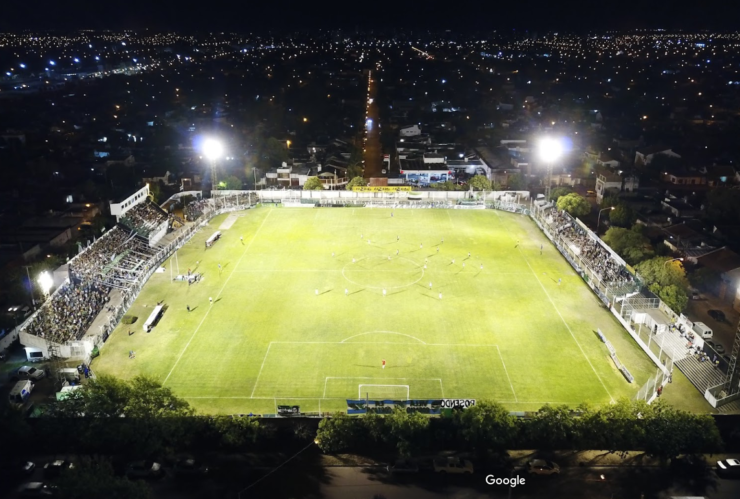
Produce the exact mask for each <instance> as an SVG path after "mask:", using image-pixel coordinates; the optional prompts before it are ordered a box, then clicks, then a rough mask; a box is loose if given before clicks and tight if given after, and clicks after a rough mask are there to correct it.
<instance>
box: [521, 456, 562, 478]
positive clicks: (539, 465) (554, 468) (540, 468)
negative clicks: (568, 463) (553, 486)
mask: <svg viewBox="0 0 740 499" xmlns="http://www.w3.org/2000/svg"><path fill="white" fill-rule="evenodd" d="M527 472H528V473H531V474H532V475H559V474H560V466H558V465H557V463H553V462H552V461H546V460H544V459H533V460H532V461H530V462H528V463H527Z"/></svg>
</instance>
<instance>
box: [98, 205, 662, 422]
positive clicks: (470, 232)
mask: <svg viewBox="0 0 740 499" xmlns="http://www.w3.org/2000/svg"><path fill="white" fill-rule="evenodd" d="M228 216H229V215H221V216H219V217H216V218H215V219H213V220H212V221H211V222H210V225H209V227H206V228H205V229H204V230H202V231H200V232H199V233H198V234H196V235H195V237H194V238H193V239H192V240H191V241H190V242H189V243H188V244H187V245H185V246H184V247H183V248H182V249H180V250H179V251H178V253H177V265H179V270H180V273H183V274H184V273H186V272H187V269H188V268H190V269H193V270H197V271H198V272H202V274H203V279H202V281H201V282H199V283H197V284H194V285H191V286H188V285H187V283H184V282H171V281H170V265H176V263H175V259H174V257H173V258H171V259H170V260H168V261H167V262H166V264H165V266H166V271H165V272H164V273H155V274H154V275H153V276H152V278H151V279H150V280H149V282H148V283H147V284H146V286H145V287H144V289H143V290H142V292H141V294H140V296H139V298H138V299H137V300H136V302H135V303H134V305H133V307H132V308H131V310H130V311H129V314H131V315H135V316H137V317H138V321H137V322H136V324H134V325H132V326H126V325H123V324H121V325H119V326H118V328H117V329H116V331H115V332H114V333H113V335H112V337H111V338H110V339H109V340H108V343H107V344H106V346H105V347H104V348H103V349H102V350H101V356H100V357H99V358H97V359H96V360H95V362H94V364H93V368H94V369H95V370H96V372H97V373H99V374H100V373H107V374H113V375H115V376H120V377H124V378H128V377H133V376H135V375H137V374H141V373H144V374H148V375H150V376H154V377H156V378H157V379H159V380H160V381H162V382H163V383H164V384H165V386H168V387H171V388H172V389H173V390H174V391H175V393H176V394H178V395H179V396H181V397H183V398H185V399H187V400H188V402H190V403H191V404H192V405H193V406H194V407H195V408H196V409H197V410H198V411H199V412H202V413H214V414H215V413H221V414H235V413H248V412H254V413H257V414H266V413H274V412H275V406H276V405H282V404H290V405H300V406H301V410H302V411H305V412H309V411H318V410H321V411H324V412H326V411H334V410H344V409H345V408H346V403H345V399H347V398H357V397H358V396H363V397H364V396H369V397H371V398H398V397H405V396H406V395H408V396H409V397H411V398H438V397H445V398H477V399H483V398H487V399H493V400H496V401H499V402H502V403H503V404H504V405H506V406H507V407H509V408H510V409H511V410H519V411H523V410H535V409H538V408H539V407H541V406H542V405H544V404H545V403H551V404H568V405H573V406H575V405H577V404H579V403H581V402H589V403H592V404H597V405H598V404H604V403H608V402H610V401H611V400H615V399H617V398H619V397H624V396H627V397H631V396H633V395H634V394H635V393H636V392H637V390H638V388H639V387H640V386H642V385H643V384H644V383H645V381H646V380H647V378H648V377H649V376H650V375H651V374H654V372H655V368H654V366H652V364H651V362H650V360H649V359H648V358H647V356H646V355H645V354H644V353H643V352H642V351H641V350H640V348H639V347H638V346H637V345H636V344H635V343H634V342H633V341H632V339H631V338H630V337H629V335H628V334H627V333H626V332H625V331H624V330H623V329H622V328H621V326H620V325H619V324H618V322H617V321H616V319H614V318H613V317H612V315H611V314H610V313H609V312H608V311H607V310H606V309H605V308H604V307H603V305H602V304H601V302H600V301H599V300H598V299H597V298H596V297H595V296H594V295H593V294H592V293H591V291H590V290H589V288H588V286H587V285H586V284H585V283H584V282H583V281H582V280H581V279H580V278H579V277H578V276H577V275H576V274H575V272H574V271H573V269H572V268H571V267H570V266H569V265H568V263H567V262H566V261H565V260H564V259H563V258H562V256H561V255H560V254H559V253H558V251H557V250H556V249H555V248H554V247H553V246H552V245H550V244H549V243H548V241H547V239H546V238H545V237H544V236H543V235H542V233H541V232H540V231H539V230H538V229H537V227H536V226H535V225H534V223H533V222H532V221H531V220H529V219H528V218H527V217H524V216H521V215H514V214H510V213H505V212H498V211H494V210H435V209H413V210H395V211H394V212H393V216H392V217H391V210H389V209H370V208H355V209H352V208H315V209H298V208H296V209H291V208H269V207H261V208H257V209H254V210H250V211H246V212H240V213H238V214H236V215H231V217H232V219H233V217H234V216H236V217H237V219H236V221H235V223H233V225H231V226H230V228H221V229H220V230H221V231H222V234H223V236H222V238H221V240H219V241H218V242H216V244H215V245H214V246H213V247H212V248H209V249H205V245H204V242H205V240H206V239H207V238H208V237H209V236H210V235H211V234H212V233H213V232H214V231H215V230H219V228H220V227H221V224H222V223H223V222H224V221H225V220H226V219H227V217H228ZM226 225H227V226H228V225H229V224H226ZM240 237H243V241H240ZM541 246H542V247H543V250H542V251H541V250H540V247H541ZM397 252H398V254H396V253H397ZM468 253H470V256H468ZM453 260H454V262H453ZM219 264H220V265H221V270H219V267H218V265H219ZM425 265H426V268H425ZM561 279H562V282H559V281H560V280H561ZM430 283H431V289H430V287H429V286H430ZM317 290H318V295H317V293H316V291H317ZM345 290H346V291H345ZM384 290H385V295H384V294H383V291H384ZM440 294H441V298H440ZM209 297H212V298H213V300H214V303H213V305H210V304H209ZM161 300H164V301H165V303H166V305H167V307H168V308H167V310H166V312H165V313H164V315H163V317H162V319H161V320H160V322H159V324H158V325H157V326H156V327H155V328H154V330H153V331H152V332H151V333H149V334H147V333H145V332H144V331H143V330H142V324H143V322H144V321H145V320H146V319H147V317H148V316H149V313H150V312H151V308H152V306H153V305H155V304H156V303H157V302H159V301H161ZM187 306H190V307H191V309H192V311H191V312H188V311H187V310H186V307H187ZM596 328H600V329H601V330H602V331H603V332H604V334H605V335H606V336H607V337H608V338H609V339H610V340H611V342H612V344H613V345H614V347H615V348H616V349H617V352H618V354H619V357H620V359H621V360H622V362H623V363H624V364H625V365H626V366H627V368H628V369H629V370H630V371H631V372H632V374H633V375H634V376H635V383H633V384H629V383H628V382H627V381H626V380H625V379H624V377H623V376H622V375H621V373H619V372H618V371H617V370H616V368H615V367H614V365H613V363H612V361H611V359H610V358H609V353H608V351H607V349H606V346H605V345H604V344H603V343H601V342H600V341H599V339H598V338H597V336H596V334H595V333H594V331H595V330H596ZM128 331H133V332H134V334H132V335H129V334H127V332H128ZM129 350H134V351H135V352H136V358H135V359H129V358H128V352H129ZM382 360H385V361H386V367H385V368H382V365H381V362H382Z"/></svg>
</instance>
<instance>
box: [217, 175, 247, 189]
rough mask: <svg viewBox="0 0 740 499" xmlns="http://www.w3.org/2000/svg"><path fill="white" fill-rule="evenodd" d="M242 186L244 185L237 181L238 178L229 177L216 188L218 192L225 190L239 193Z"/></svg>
mask: <svg viewBox="0 0 740 499" xmlns="http://www.w3.org/2000/svg"><path fill="white" fill-rule="evenodd" d="M243 185H244V184H243V183H242V181H241V180H239V177H237V176H235V175H230V176H228V177H226V180H223V181H221V182H219V184H218V188H219V189H220V190H227V191H240V190H241V189H242V186H243Z"/></svg>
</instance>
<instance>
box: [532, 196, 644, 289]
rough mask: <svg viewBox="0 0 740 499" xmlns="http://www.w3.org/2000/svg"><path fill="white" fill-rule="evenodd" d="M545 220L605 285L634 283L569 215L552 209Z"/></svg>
mask: <svg viewBox="0 0 740 499" xmlns="http://www.w3.org/2000/svg"><path fill="white" fill-rule="evenodd" d="M546 220H547V223H548V224H549V225H550V227H551V229H552V231H553V232H554V234H556V235H557V236H559V237H560V238H562V239H563V240H564V242H567V243H568V244H570V245H572V246H573V247H575V249H576V250H577V253H578V254H579V256H580V258H581V259H582V260H583V261H584V262H586V264H587V265H588V267H589V269H591V270H592V271H594V272H595V273H596V274H597V275H598V276H599V278H600V279H601V281H602V282H604V283H605V284H606V285H608V286H624V285H627V284H631V283H632V282H634V278H633V276H632V274H630V273H629V272H628V271H627V269H625V268H624V266H623V265H622V264H620V263H619V262H617V261H616V260H614V259H613V258H612V255H611V253H609V251H607V250H606V248H604V247H603V246H602V245H601V244H600V242H599V241H597V240H595V239H594V238H592V237H591V236H589V234H587V233H586V231H585V230H584V229H583V228H582V227H580V226H579V225H577V224H576V223H575V221H574V220H573V218H572V217H571V216H570V215H568V214H567V213H564V212H560V211H558V210H557V209H552V211H551V212H550V213H549V215H548V216H547V219H546Z"/></svg>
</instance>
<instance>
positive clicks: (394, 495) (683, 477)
mask: <svg viewBox="0 0 740 499" xmlns="http://www.w3.org/2000/svg"><path fill="white" fill-rule="evenodd" d="M49 460H51V456H47V457H38V458H36V459H34V461H36V462H37V464H38V469H37V471H36V473H35V474H34V476H33V477H29V479H30V480H38V481H41V480H43V472H42V469H41V468H42V467H43V463H44V462H48V461H49ZM208 461H213V462H210V464H211V476H210V477H209V478H208V479H206V480H203V481H195V482H191V481H185V482H183V481H181V480H178V479H177V478H175V477H173V476H172V474H171V471H170V469H169V467H166V469H167V470H168V474H167V476H166V477H165V478H163V479H161V480H158V481H155V482H150V485H151V488H152V491H153V497H156V498H158V499H220V498H223V499H235V498H236V497H237V494H238V492H239V491H241V490H243V489H245V488H246V487H248V486H250V485H254V486H252V487H250V488H249V489H248V490H246V491H245V492H243V493H242V495H241V498H242V499H246V498H250V499H256V498H270V499H281V498H286V499H287V498H291V499H318V498H322V499H441V498H459V499H463V498H464V499H482V498H508V499H511V498H515V499H530V498H532V499H534V498H546V499H576V498H584V499H640V498H644V499H668V498H670V497H671V496H695V497H706V498H707V499H737V498H738V497H740V480H722V479H719V478H718V477H717V476H716V475H715V474H714V473H713V472H712V471H710V470H700V471H699V472H698V473H687V472H677V473H671V471H670V470H666V469H661V468H657V467H649V466H645V467H642V466H620V467H616V466H596V467H588V468H586V467H578V466H574V467H564V468H563V470H562V475H561V476H552V477H549V476H530V475H528V474H526V473H524V472H521V471H515V472H513V473H512V475H513V476H519V477H521V478H523V479H524V483H523V484H519V485H517V486H516V487H514V488H511V487H509V486H507V485H503V484H493V485H489V484H487V483H486V476H487V475H490V474H492V475H493V476H494V477H496V478H498V477H501V478H508V476H509V475H508V474H506V473H503V472H499V471H496V470H494V469H485V468H481V469H477V470H476V473H474V474H473V475H466V476H454V475H452V476H443V475H438V474H435V473H432V472H431V471H429V472H424V471H422V472H420V473H418V474H413V475H401V476H391V475H390V474H388V473H387V472H386V471H385V469H384V468H383V467H381V466H372V467H325V466H317V465H310V464H308V463H302V464H298V465H295V466H291V465H287V466H285V467H283V468H280V469H278V470H277V471H275V472H272V471H271V470H272V469H271V468H253V467H250V466H249V465H248V464H246V462H245V460H244V457H243V456H240V455H230V456H224V457H222V459H220V460H208ZM502 473H503V474H502ZM15 486H16V484H10V483H3V482H2V480H0V497H8V498H11V499H12V498H15V497H17V495H16V494H13V493H9V494H7V495H5V494H6V492H8V491H9V490H11V487H13V488H14V487H15ZM6 487H7V488H6Z"/></svg>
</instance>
